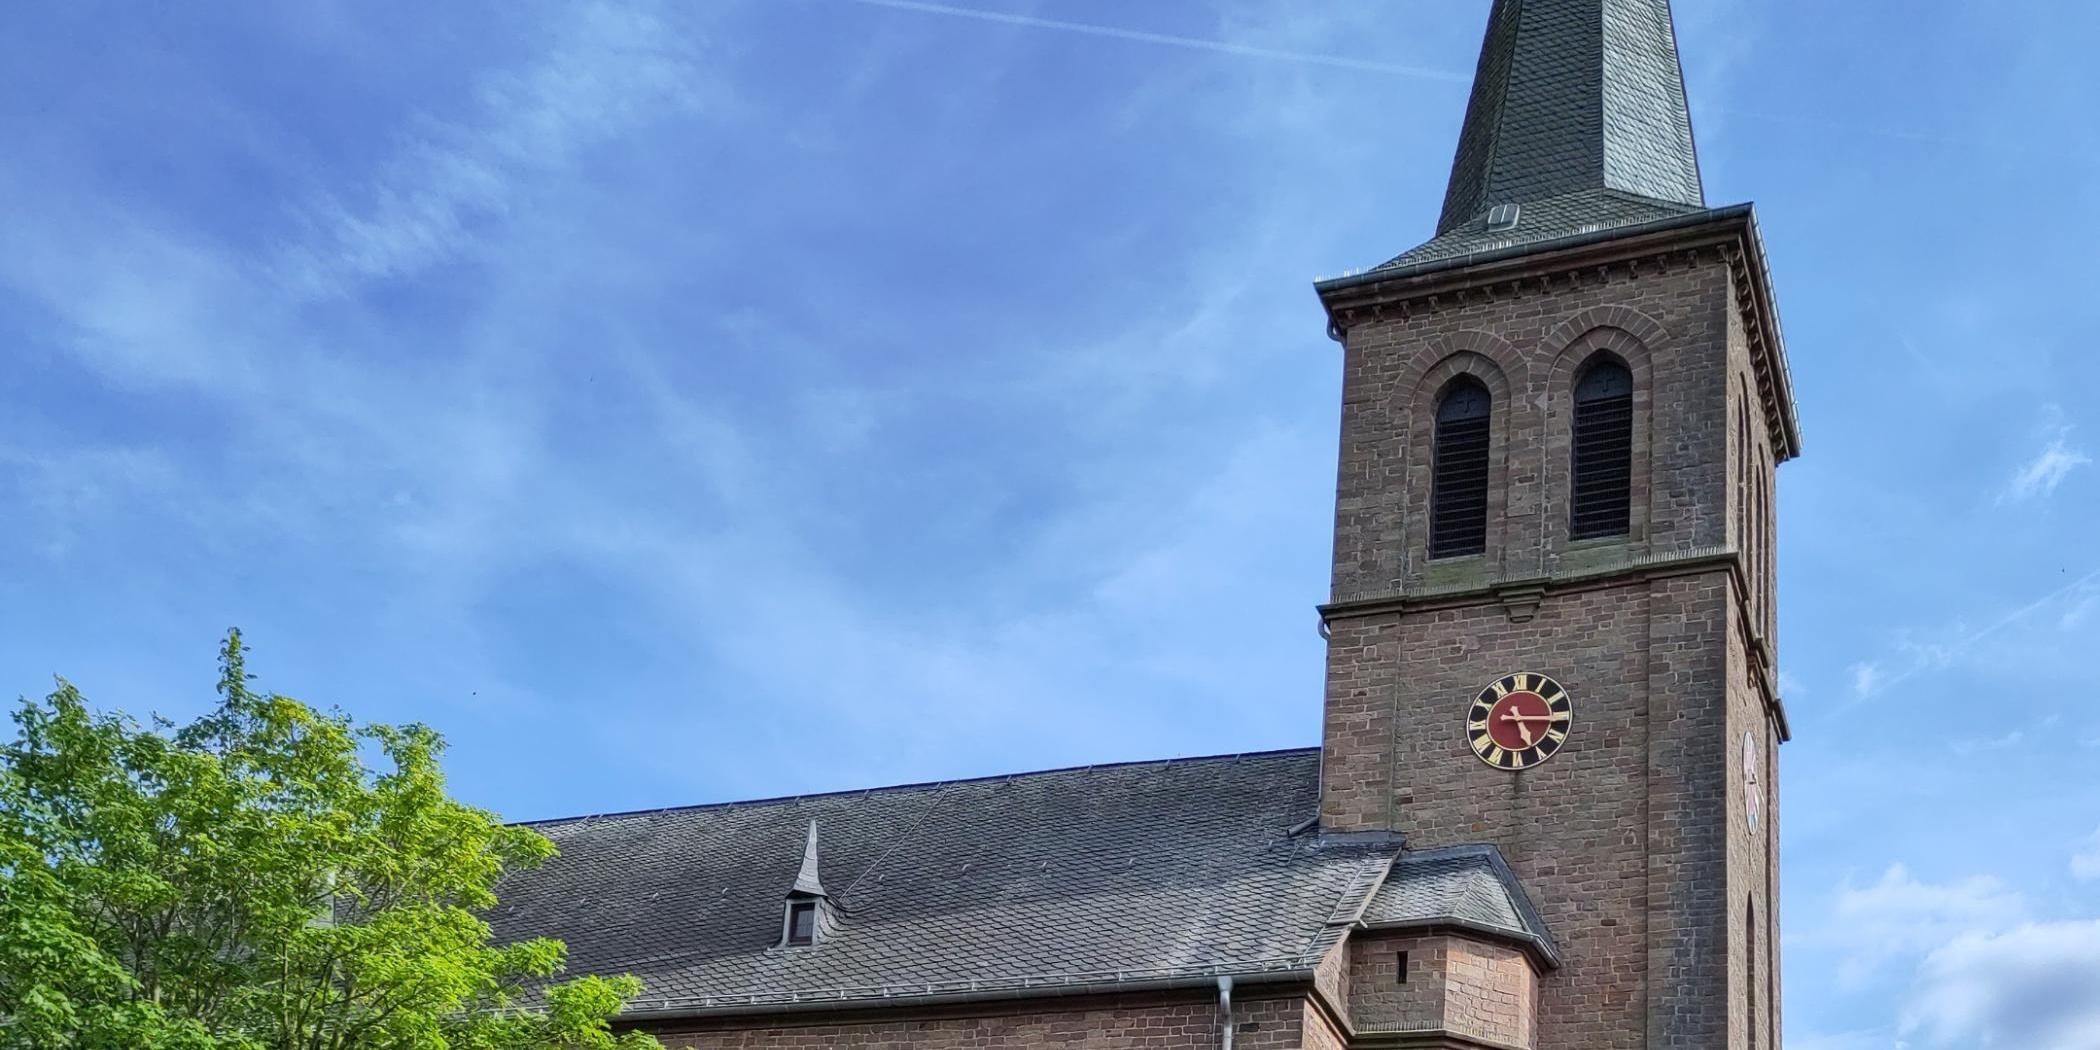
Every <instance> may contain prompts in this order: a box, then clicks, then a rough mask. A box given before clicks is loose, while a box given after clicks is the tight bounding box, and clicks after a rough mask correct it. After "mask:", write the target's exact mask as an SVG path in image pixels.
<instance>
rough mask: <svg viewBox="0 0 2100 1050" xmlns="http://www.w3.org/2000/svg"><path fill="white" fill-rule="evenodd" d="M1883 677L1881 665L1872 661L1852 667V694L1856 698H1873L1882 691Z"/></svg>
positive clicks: (1864, 661) (1865, 661) (1863, 661)
mask: <svg viewBox="0 0 2100 1050" xmlns="http://www.w3.org/2000/svg"><path fill="white" fill-rule="evenodd" d="M1882 680H1883V675H1882V671H1881V665H1880V664H1879V663H1876V662H1874V661H1872V660H1862V661H1860V662H1859V663H1856V664H1853V665H1852V693H1853V695H1854V696H1873V695H1874V694H1875V693H1876V692H1878V691H1879V690H1880V689H1881V686H1882Z"/></svg>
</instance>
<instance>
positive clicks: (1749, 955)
mask: <svg viewBox="0 0 2100 1050" xmlns="http://www.w3.org/2000/svg"><path fill="white" fill-rule="evenodd" d="M1743 1031H1744V1033H1745V1034H1747V1035H1748V1037H1749V1039H1748V1041H1747V1042H1745V1043H1744V1044H1743V1045H1745V1046H1748V1047H1749V1048H1750V1050H1757V902H1756V901H1745V902H1743Z"/></svg>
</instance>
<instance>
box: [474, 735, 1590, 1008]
mask: <svg viewBox="0 0 2100 1050" xmlns="http://www.w3.org/2000/svg"><path fill="white" fill-rule="evenodd" d="M1319 754H1320V753H1319V751H1318V750H1317V749H1308V750H1297V751H1279V752H1266V753H1261V754H1251V755H1237V756H1226V757H1219V758H1199V759H1180V760H1173V761H1163V762H1147V763H1136V764H1129V765H1114V766H1096V767H1089V768H1085V769H1069V770H1056V771H1051V772H1044V773H1030V774H1022V775H1016V776H1011V777H995V778H987V779H981V780H967V781H954V782H947V783H938V784H923V785H916V786H910V787H897V788H883V789H877V790H871V791H864V792H850V793H840V794H829V795H814V796H806V797H801V798H785V799H773V800H767V801H758V802H743V803H732V804H726V805H716V806H698V807H692V808H686V809H667V810H659V811H653V812H643V813H629V814H618V815H612V816H601V817H582V818H576V819H571V820H556V821H547V822H541V823H537V824H534V825H532V826H533V827H535V828H536V829H537V830H539V831H540V832H541V833H542V834H545V835H547V836H548V837H549V838H551V839H553V840H554V842H555V843H556V844H557V845H558V846H559V847H560V849H561V854H560V856H558V857H557V858H556V859H554V860H553V861H552V862H550V863H549V864H548V865H547V866H546V867H544V868H541V869H539V870H537V871H533V872H526V873H522V874H519V875H516V876H513V877H512V878H511V879H509V880H507V881H506V882H505V883H504V885H503V886H502V887H500V890H499V895H500V897H501V900H502V902H503V903H502V904H501V905H500V906H499V907H498V908H497V910H496V911H495V912H493V913H492V914H491V916H490V921H491V924H492V925H493V926H494V927H495V931H496V936H497V938H498V940H499V942H502V941H511V940H516V939H522V938H525V937H534V936H552V937H558V938H561V939H563V940H564V941H566V942H567V943H568V946H569V952H570V959H569V961H570V966H569V970H570V972H571V973H572V974H573V973H600V974H618V973H631V974H634V975H636V976H638V977H641V978H642V979H643V981H644V983H645V985H646V991H645V992H644V994H643V996H642V997H641V999H640V1000H638V1001H637V1003H636V1008H637V1010H638V1011H640V1012H641V1013H644V1014H646V1013H648V1012H652V1011H667V1010H696V1011H706V1010H718V1009H738V1008H751V1007H764V1006H779V1005H786V1004H795V1003H840V1002H849V1003H850V1002H854V1001H863V1000H893V999H898V998H909V997H918V996H928V995H945V994H986V993H992V992H1001V991H1008V992H1011V991H1014V990H1021V989H1054V988H1058V987H1070V986H1098V985H1110V984H1126V983H1130V982H1146V981H1155V980H1173V979H1178V978H1201V977H1208V976H1212V975H1219V974H1232V975H1235V976H1240V975H1253V974H1262V973H1271V974H1281V973H1287V972H1298V971H1304V970H1308V969H1310V968H1311V967H1312V966H1313V965H1315V964H1316V963H1317V962H1318V961H1319V959H1320V958H1321V957H1322V956H1323V955H1324V954H1325V953H1326V952H1327V951H1328V950H1329V949H1330V948H1332V947H1333V946H1334V945H1335V944H1336V943H1337V942H1339V940H1340V939H1341V938H1342V937H1343V936H1344V934H1345V933H1346V932H1347V931H1348V930H1349V929H1351V928H1352V927H1353V926H1354V925H1355V924H1356V922H1357V921H1358V920H1359V918H1360V917H1361V916H1363V915H1364V914H1365V911H1366V908H1367V906H1369V905H1371V904H1372V903H1373V899H1372V898H1373V894H1374V893H1376V894H1378V895H1379V899H1380V900H1389V901H1390V902H1391V903H1389V904H1386V905H1381V906H1380V913H1381V914H1385V915H1389V916H1417V917H1419V916H1422V915H1427V914H1429V913H1431V912H1434V911H1435V910H1436V909H1437V908H1439V907H1443V906H1446V905H1447V904H1448V905H1449V906H1452V907H1454V908H1459V909H1463V910H1462V911H1461V912H1460V913H1458V914H1455V915H1454V916H1452V918H1453V919H1454V921H1460V920H1463V921H1462V922H1460V924H1464V922H1474V923H1476V924H1477V925H1478V926H1480V927H1481V928H1483V929H1490V930H1493V931H1496V932H1499V933H1502V934H1504V935H1510V936H1528V935H1529V933H1530V927H1529V926H1526V925H1524V924H1523V923H1522V922H1517V923H1515V924H1514V925H1512V921H1511V920H1510V919H1509V918H1508V908H1509V907H1510V905H1509V904H1508V901H1509V900H1510V894H1509V893H1504V894H1503V895H1502V896H1501V897H1499V898H1498V897H1496V895H1495V894H1494V893H1493V892H1491V891H1487V890H1483V889H1481V888H1480V886H1479V885H1478V876H1477V873H1476V872H1475V871H1474V869H1473V868H1464V870H1462V871H1460V872H1459V873H1457V874H1455V875H1454V874H1453V873H1451V872H1447V871H1446V870H1445V868H1444V867H1440V866H1438V865H1435V864H1431V865H1428V866H1426V867H1421V868H1420V870H1421V871H1422V873H1423V874H1424V875H1425V877H1428V878H1429V879H1430V880H1431V881H1430V882H1427V883H1425V884H1424V886H1423V887H1422V888H1420V889H1419V890H1410V891H1404V892H1402V891H1395V890H1394V889H1393V888H1392V887H1391V886H1389V885H1388V886H1386V888H1385V889H1383V890H1381V888H1380V887H1381V885H1382V884H1385V883H1386V881H1387V880H1386V876H1387V874H1388V872H1389V871H1390V870H1392V869H1393V866H1394V863H1395V860H1396V858H1398V857H1399V855H1400V847H1399V843H1398V841H1397V839H1396V838H1395V837H1392V836H1371V837H1350V836H1334V837H1331V838H1328V839H1325V840H1323V839H1322V838H1321V837H1320V836H1319V835H1318V834H1317V833H1314V832H1311V831H1310V830H1309V829H1310V826H1311V820H1310V818H1311V817H1312V816H1313V815H1314V814H1315V813H1316V812H1317V810H1318V806H1319V778H1320V770H1319V763H1320V759H1319ZM811 821H815V822H816V824H817V826H818V827H819V828H820V830H821V837H820V840H819V841H820V843H821V846H820V863H821V867H822V877H823V884H824V886H825V888H826V889H827V890H829V893H830V899H831V901H832V903H833V904H834V905H835V906H836V907H837V908H838V910H839V921H840V926H839V928H838V929H837V930H836V931H834V932H833V933H832V935H831V936H830V937H828V938H827V939H824V940H822V941H820V942H819V943H818V944H815V945H811V946H806V947H787V948H783V947H780V946H778V943H777V942H778V941H779V939H780V931H781V914H782V912H781V909H782V907H783V904H784V901H785V899H786V896H787V893H788V891H789V890H790V888H791V887H792V886H793V885H794V884H795V882H796V879H797V876H798V874H799V873H801V871H802V868H803V860H804V852H805V849H804V847H805V843H806V841H807V835H808V828H809V825H810V822H811ZM1476 867H1477V866H1476ZM1403 868H1404V869H1405V870H1408V871H1414V870H1416V868H1415V867H1414V866H1413V865H1412V864H1411V862H1403ZM1501 872H1502V875H1503V876H1506V875H1507V869H1506V868H1504V869H1501ZM1491 874H1492V873H1491ZM1410 877H1412V876H1410ZM1454 879H1456V880H1457V881H1456V882H1453V881H1452V880H1454ZM1454 887H1455V888H1454ZM1512 892H1514V893H1515V894H1516V896H1518V897H1521V891H1514V890H1513V889H1512ZM1396 894H1397V895H1396ZM1498 901H1499V902H1501V903H1500V904H1499V905H1498V903H1497V902H1498ZM1498 907H1499V908H1500V909H1501V910H1497V909H1498ZM1527 907H1528V906H1527ZM1549 943H1550V942H1549Z"/></svg>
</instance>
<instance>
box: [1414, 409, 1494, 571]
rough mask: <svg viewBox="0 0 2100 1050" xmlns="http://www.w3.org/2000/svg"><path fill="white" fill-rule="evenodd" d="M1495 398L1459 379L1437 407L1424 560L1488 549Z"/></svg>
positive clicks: (1465, 554) (1455, 556)
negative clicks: (1490, 441)
mask: <svg viewBox="0 0 2100 1050" xmlns="http://www.w3.org/2000/svg"><path fill="white" fill-rule="evenodd" d="M1493 413H1494V399H1493V398H1492V397H1490V396H1489V394H1488V389H1487V387H1485V386H1482V385H1481V384H1480V381H1479V380H1477V379H1474V378H1472V377H1470V376H1460V377H1459V378H1458V379H1455V380H1453V381H1452V383H1451V385H1450V386H1448V387H1446V388H1445V389H1444V396H1443V398H1442V399H1441V400H1439V401H1438V402H1437V408H1436V440H1435V443H1434V444H1435V447H1434V451H1433V455H1434V464H1433V466H1432V468H1431V475H1432V476H1431V479H1430V486H1431V491H1430V497H1429V556H1430V557H1432V558H1462V557H1465V556H1467V555H1469V554H1480V553H1482V552H1484V551H1486V550H1487V512H1488V424H1489V423H1490V422H1491V420H1492V416H1493Z"/></svg>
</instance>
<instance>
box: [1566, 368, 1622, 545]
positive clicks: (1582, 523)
mask: <svg viewBox="0 0 2100 1050" xmlns="http://www.w3.org/2000/svg"><path fill="white" fill-rule="evenodd" d="M1574 490H1575V491H1574V498H1573V499H1572V500H1571V503H1572V505H1573V508H1574V511H1573V517H1572V520H1571V523H1570V527H1571V533H1570V534H1571V535H1572V536H1573V537H1574V538H1575V539H1578V540H1586V539H1591V538H1593V537H1598V536H1624V535H1626V533H1627V532H1628V531H1629V529H1630V527H1631V524H1632V516H1633V373H1631V372H1628V371H1627V370H1626V366H1625V365H1622V364H1620V363H1619V362H1617V361H1615V360H1612V359H1610V358H1604V359H1601V360H1598V361H1596V362H1595V363H1593V364H1591V365H1590V366H1589V367H1588V368H1586V369H1584V370H1583V372H1582V378H1580V379H1579V380H1577V381H1576V383H1575V464H1574Z"/></svg>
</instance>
